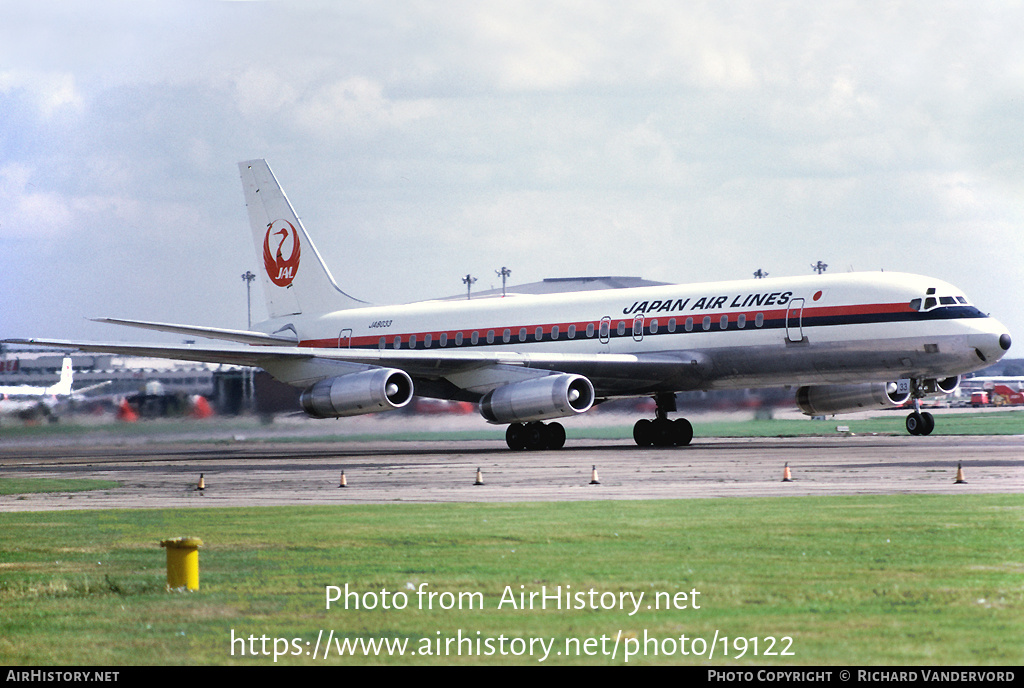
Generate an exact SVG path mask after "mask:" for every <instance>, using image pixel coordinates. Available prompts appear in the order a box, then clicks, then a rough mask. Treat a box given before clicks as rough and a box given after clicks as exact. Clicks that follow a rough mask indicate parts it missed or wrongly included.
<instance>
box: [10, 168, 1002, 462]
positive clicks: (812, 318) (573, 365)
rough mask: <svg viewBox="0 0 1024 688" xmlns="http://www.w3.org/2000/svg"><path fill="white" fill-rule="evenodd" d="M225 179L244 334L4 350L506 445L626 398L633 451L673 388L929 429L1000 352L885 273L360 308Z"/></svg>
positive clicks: (985, 327) (939, 286)
mask: <svg viewBox="0 0 1024 688" xmlns="http://www.w3.org/2000/svg"><path fill="white" fill-rule="evenodd" d="M239 169H240V171H241V175H242V182H243V187H244V190H245V198H246V205H247V207H248V212H249V219H250V224H251V227H252V234H253V240H254V242H255V247H256V252H257V256H258V259H259V260H260V262H261V263H262V266H263V269H262V270H261V271H260V276H261V279H262V283H263V289H264V294H265V296H266V302H267V309H268V312H269V314H270V318H269V319H268V320H267V321H265V322H263V323H261V324H259V325H258V326H257V329H256V330H254V331H242V330H229V329H220V328H213V327H198V326H189V325H174V324H167V323H154V322H142V321H134V320H120V319H113V318H105V319H103V321H104V322H110V323H117V324H124V325H131V326H134V327H142V328H148V329H154V330H160V331H164V332H172V333H177V334H184V335H187V336H190V337H194V336H202V337H206V338H211V339H217V340H227V341H229V342H232V343H233V345H232V346H226V345H223V344H215V345H194V344H190V345H153V344H135V345H132V344H115V343H83V342H70V341H59V340H45V339H31V340H9V341H11V342H20V343H31V344H33V345H48V346H62V347H68V346H71V347H77V348H79V349H81V350H83V351H98V352H110V353H118V354H129V355H139V356H156V357H164V358H173V359H182V360H194V361H210V362H217V363H228V364H238V365H251V366H259V367H261V368H263V369H265V370H266V371H267V372H269V373H270V374H271V375H273V376H274V377H276V378H278V379H280V380H282V381H284V382H287V383H289V384H291V385H294V386H296V387H300V388H303V389H304V390H305V391H304V392H303V394H302V396H301V405H302V408H303V409H304V410H305V411H306V412H307V413H308V414H309V415H311V416H314V417H318V418H330V417H342V416H351V415H358V414H365V413H374V412H378V411H387V410H391V409H396V408H400V407H403V406H405V405H406V404H408V403H409V401H410V400H411V399H412V398H413V395H421V396H426V397H433V398H439V399H450V400H458V401H471V402H475V403H477V404H478V407H479V410H480V413H481V414H482V415H483V417H484V418H485V419H486V420H487V421H489V422H491V423H495V424H507V425H508V429H507V431H506V440H507V442H508V445H509V447H511V448H513V449H539V448H557V447H561V446H562V445H563V444H564V442H565V430H564V428H563V427H562V425H561V424H560V423H557V422H551V423H545V421H550V420H552V419H556V418H563V417H571V416H576V415H578V414H582V413H585V412H586V411H588V410H589V409H590V408H591V407H592V406H594V405H595V404H598V403H601V402H602V401H605V400H608V399H612V398H618V397H640V396H650V397H653V398H654V399H655V401H656V404H657V411H656V413H655V418H653V419H643V420H640V421H638V422H637V423H636V425H635V426H634V428H633V437H634V439H635V441H636V442H637V444H639V445H641V446H648V445H657V446H668V445H686V444H689V443H690V440H691V438H692V437H693V428H692V426H691V425H690V423H689V422H688V421H687V420H686V419H684V418H676V419H674V420H673V419H670V418H669V414H671V413H673V412H675V410H676V408H675V394H676V393H677V392H681V391H687V390H702V389H703V390H711V389H736V388H751V387H772V386H793V387H796V388H797V390H796V402H797V404H798V405H799V406H800V408H801V409H802V410H803V411H804V412H805V413H807V414H810V415H822V414H834V413H843V412H849V411H858V410H862V409H868V408H886V407H897V406H902V405H903V404H904V403H906V402H907V401H908V400H911V399H912V400H913V402H914V407H915V408H914V411H913V412H912V413H911V414H910V415H908V416H907V422H906V425H907V430H908V431H909V432H910V433H912V434H928V433H930V432H931V431H932V429H933V427H934V423H935V421H934V418H933V417H932V416H931V414H929V413H926V412H925V413H922V412H921V411H920V406H919V400H920V399H921V398H923V397H925V396H926V395H931V394H943V393H948V392H950V391H952V390H954V389H956V387H957V385H958V382H959V376H960V375H963V374H965V373H968V372H971V371H974V370H978V369H980V368H983V367H985V366H988V365H991V364H992V363H994V362H995V361H998V360H999V359H1000V358H1002V356H1003V355H1004V354H1005V353H1006V351H1007V350H1008V349H1009V348H1010V342H1011V340H1010V335H1009V333H1008V332H1007V331H1006V328H1005V327H1003V325H1001V324H1000V323H999V322H998V321H996V320H995V319H993V318H991V317H989V316H988V315H986V314H985V313H982V312H981V311H979V310H978V309H977V308H975V307H974V306H973V305H971V304H970V302H969V301H968V300H967V298H966V297H965V296H964V295H963V293H962V292H961V290H959V289H957V288H956V287H954V286H952V285H950V284H947V283H945V282H942V281H939V280H936V279H933V278H931V277H922V276H917V275H908V274H899V273H888V272H878V273H848V274H831V275H827V274H818V275H812V276H807V277H791V278H769V279H761V280H745V281H731V282H714V283H706V284H691V285H668V286H651V287H639V288H631V289H612V290H602V291H589V292H572V293H559V294H545V295H515V294H513V293H510V294H509V295H508V296H507V297H502V298H482V299H474V300H455V301H453V300H442V301H425V302H420V303H413V304H406V305H397V306H371V305H369V304H367V303H365V302H363V301H360V300H359V299H355V298H353V297H351V296H349V295H348V294H347V293H345V292H344V291H342V290H341V288H340V287H339V286H338V284H337V282H336V281H335V279H334V277H333V276H332V274H331V272H330V270H329V269H328V268H327V266H326V265H325V264H324V262H323V259H322V258H321V256H320V254H319V252H318V251H317V249H316V247H315V246H314V245H313V243H312V241H311V239H310V236H309V234H308V233H307V232H306V229H305V228H304V227H303V226H302V223H301V222H300V221H299V219H298V216H297V215H296V213H295V211H294V210H293V208H292V206H291V204H290V203H289V201H288V199H287V197H286V196H285V194H284V192H283V191H282V189H281V187H280V185H279V184H278V182H277V179H276V178H275V177H274V175H273V173H272V172H271V171H270V168H269V167H268V166H267V164H266V162H265V161H263V160H252V161H248V162H243V163H239ZM512 291H514V290H512ZM238 344H248V345H256V346H245V347H240V346H238Z"/></svg>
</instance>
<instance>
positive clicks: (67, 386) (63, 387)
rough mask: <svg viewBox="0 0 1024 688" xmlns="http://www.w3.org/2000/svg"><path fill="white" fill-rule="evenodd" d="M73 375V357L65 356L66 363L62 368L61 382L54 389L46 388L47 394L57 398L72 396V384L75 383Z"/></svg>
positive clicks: (64, 362)
mask: <svg viewBox="0 0 1024 688" xmlns="http://www.w3.org/2000/svg"><path fill="white" fill-rule="evenodd" d="M73 376H74V375H73V373H72V371H71V357H70V356H65V357H64V361H63V363H62V364H61V367H60V381H59V382H58V383H57V384H55V385H53V386H52V387H47V388H46V393H47V394H53V395H56V396H68V395H69V394H71V383H72V382H73V380H72V378H73Z"/></svg>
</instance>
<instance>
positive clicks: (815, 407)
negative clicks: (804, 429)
mask: <svg viewBox="0 0 1024 688" xmlns="http://www.w3.org/2000/svg"><path fill="white" fill-rule="evenodd" d="M909 399H910V391H909V390H908V391H906V392H899V391H897V385H896V383H895V382H866V383H863V384H859V385H820V386H815V387H801V388H800V389H798V390H797V391H796V405H797V406H799V407H800V410H801V411H803V412H804V413H806V414H807V415H808V416H824V415H829V414H832V413H849V412H851V411H860V410H863V409H878V408H893V407H896V406H902V405H903V404H905V403H907V401H908V400H909Z"/></svg>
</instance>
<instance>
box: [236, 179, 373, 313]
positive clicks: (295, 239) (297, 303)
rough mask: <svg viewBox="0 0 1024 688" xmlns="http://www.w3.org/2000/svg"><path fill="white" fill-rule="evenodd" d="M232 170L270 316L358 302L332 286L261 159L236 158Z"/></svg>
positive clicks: (339, 307) (319, 311)
mask: <svg viewBox="0 0 1024 688" xmlns="http://www.w3.org/2000/svg"><path fill="white" fill-rule="evenodd" d="M238 169H239V171H240V172H241V175H242V188H243V189H244V191H245V205H246V207H247V208H248V210H249V224H250V225H251V227H252V238H253V242H254V244H255V248H256V256H257V262H258V263H259V264H260V268H261V269H258V270H257V273H259V275H260V277H261V282H262V284H263V294H264V295H265V296H266V300H267V311H268V312H269V314H270V317H271V318H272V319H273V318H282V317H287V316H289V315H298V314H300V313H304V314H307V315H308V314H319V313H326V312H329V311H335V310H342V309H345V308H355V307H356V306H360V305H363V304H364V303H365V302H364V301H360V300H359V299H355V298H353V297H351V296H349V295H348V294H346V293H345V292H343V291H342V290H341V289H340V288H339V287H338V284H337V282H335V281H334V277H333V276H332V275H331V271H330V270H329V269H328V268H327V265H326V264H325V263H324V261H323V258H321V257H320V253H319V251H317V250H316V247H315V246H314V245H313V242H312V240H310V238H309V234H307V233H306V229H305V227H303V226H302V222H301V221H300V220H299V218H298V216H297V215H296V214H295V210H294V209H293V208H292V204H291V203H289V201H288V197H287V196H285V194H284V190H283V189H282V188H281V185H280V184H279V183H278V181H277V178H276V177H274V173H273V172H271V171H270V166H269V165H267V162H266V160H248V161H245V162H240V163H238Z"/></svg>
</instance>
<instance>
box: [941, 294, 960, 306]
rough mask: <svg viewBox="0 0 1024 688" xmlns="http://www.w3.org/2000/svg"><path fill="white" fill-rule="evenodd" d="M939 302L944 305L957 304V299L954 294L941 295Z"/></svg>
mask: <svg viewBox="0 0 1024 688" xmlns="http://www.w3.org/2000/svg"><path fill="white" fill-rule="evenodd" d="M939 303H941V304H942V305H943V306H955V305H956V299H954V298H953V297H952V296H940V297H939Z"/></svg>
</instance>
